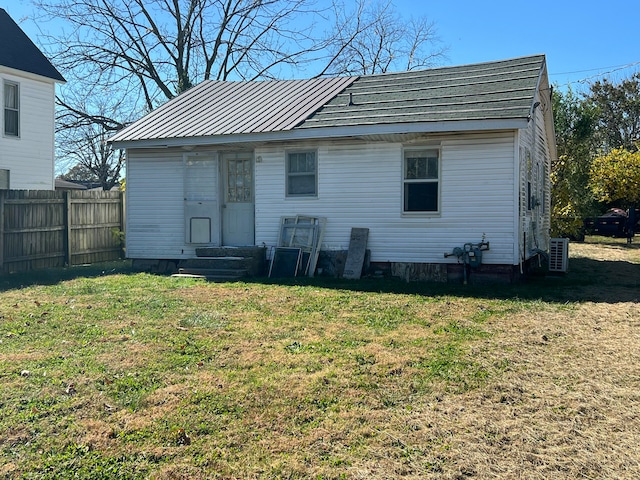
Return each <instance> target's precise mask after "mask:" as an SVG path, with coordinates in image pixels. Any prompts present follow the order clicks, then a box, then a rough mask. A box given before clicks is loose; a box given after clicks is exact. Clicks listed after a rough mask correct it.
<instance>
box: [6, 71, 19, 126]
mask: <svg viewBox="0 0 640 480" xmlns="http://www.w3.org/2000/svg"><path fill="white" fill-rule="evenodd" d="M4 134H5V135H6V136H9V137H18V136H19V135H20V90H19V89H18V84H17V83H11V82H4Z"/></svg>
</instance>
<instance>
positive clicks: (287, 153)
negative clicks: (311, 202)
mask: <svg viewBox="0 0 640 480" xmlns="http://www.w3.org/2000/svg"><path fill="white" fill-rule="evenodd" d="M300 153H304V154H307V153H313V154H314V156H315V171H314V180H315V185H314V190H315V191H314V193H289V176H290V175H291V174H292V172H290V171H289V165H290V163H289V162H290V158H289V156H290V155H295V154H300ZM284 156H285V158H284V177H285V178H284V183H285V185H284V192H285V198H295V199H304V198H309V199H314V198H318V149H317V148H296V149H291V150H286V151H285V155H284ZM293 174H294V175H295V173H293ZM305 174H307V175H309V174H310V172H309V173H305Z"/></svg>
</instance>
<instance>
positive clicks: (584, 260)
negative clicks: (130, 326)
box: [0, 242, 640, 304]
mask: <svg viewBox="0 0 640 480" xmlns="http://www.w3.org/2000/svg"><path fill="white" fill-rule="evenodd" d="M599 244H600V245H602V246H603V247H605V248H606V247H613V248H620V247H621V244H620V243H607V242H599ZM624 248H625V249H626V248H632V249H640V244H633V245H626V246H624ZM137 273H139V272H137V271H135V270H133V269H132V268H131V262H130V261H127V260H122V261H118V262H107V263H102V264H95V265H86V266H76V267H70V268H56V269H47V270H35V271H31V272H25V273H16V274H9V275H1V276H0V291H6V290H10V289H16V288H22V287H28V286H33V285H53V284H56V283H59V282H62V281H66V280H71V279H75V278H95V277H102V276H107V275H114V274H125V275H130V274H137ZM471 275H473V274H471ZM470 278H471V277H470ZM245 282H246V283H255V284H262V285H271V284H273V285H291V286H315V287H318V288H329V289H337V290H350V291H360V292H380V293H397V294H410V295H426V296H455V297H475V298H483V299H500V300H508V299H522V300H543V301H546V302H552V303H567V302H602V303H612V304H613V303H622V302H638V301H640V264H635V263H631V262H626V261H611V260H595V259H592V258H588V257H575V258H571V259H570V260H569V272H568V273H567V274H563V275H557V276H550V275H541V274H539V275H531V276H528V277H527V278H525V279H524V281H522V282H521V283H517V284H502V283H489V284H478V285H475V284H473V283H470V284H469V285H462V284H459V283H435V282H410V283H407V282H404V281H402V280H400V279H397V278H382V279H380V278H362V279H360V280H346V279H342V278H334V277H315V278H307V277H297V278H291V279H284V278H279V279H272V278H264V277H261V278H251V279H247V280H245Z"/></svg>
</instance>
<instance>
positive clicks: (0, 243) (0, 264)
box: [0, 190, 7, 274]
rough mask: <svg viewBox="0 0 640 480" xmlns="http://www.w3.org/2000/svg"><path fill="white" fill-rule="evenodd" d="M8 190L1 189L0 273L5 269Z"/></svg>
mask: <svg viewBox="0 0 640 480" xmlns="http://www.w3.org/2000/svg"><path fill="white" fill-rule="evenodd" d="M6 195H7V191H6V190H0V274H2V270H3V269H4V205H5V204H4V199H5V197H6Z"/></svg>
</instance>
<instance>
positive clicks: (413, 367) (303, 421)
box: [0, 241, 640, 479]
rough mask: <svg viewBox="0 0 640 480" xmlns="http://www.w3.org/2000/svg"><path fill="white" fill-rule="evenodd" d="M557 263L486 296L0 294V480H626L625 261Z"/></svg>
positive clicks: (440, 292) (53, 281)
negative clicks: (549, 273) (560, 270)
mask: <svg viewBox="0 0 640 480" xmlns="http://www.w3.org/2000/svg"><path fill="white" fill-rule="evenodd" d="M572 257H573V258H572V262H571V271H570V273H569V274H568V275H566V276H564V277H559V278H553V279H544V278H542V277H539V278H536V279H534V280H532V281H531V282H530V283H528V284H524V285H516V286H506V285H500V286H490V287H477V286H462V285H439V284H427V283H422V284H405V283H402V282H399V281H398V282H396V281H393V280H373V279H368V280H362V281H359V282H346V281H341V280H332V279H321V280H320V279H313V280H307V279H305V280H300V283H293V282H292V283H291V284H287V285H285V284H275V283H271V282H267V281H262V282H260V281H257V282H247V283H244V282H237V283H208V282H206V281H203V280H198V279H182V278H179V279H178V278H170V277H163V276H154V275H148V274H143V273H134V272H131V271H129V269H128V266H127V265H128V264H127V263H120V264H110V265H107V266H98V267H83V268H75V269H69V270H59V271H48V272H38V273H34V274H32V275H20V276H17V275H16V276H9V277H5V278H0V289H1V290H0V382H1V383H0V477H2V476H5V477H8V478H38V479H39V478H51V479H61V478H82V479H85V478H95V479H105V478H113V479H123V478H159V479H178V478H180V479H182V478H184V479H187V478H188V479H208V478H265V479H266V478H287V479H294V478H300V479H302V478H316V479H330V478H336V479H337V478H381V479H382V478H487V477H493V478H636V477H638V475H639V474H640V469H639V467H638V462H639V461H640V453H639V452H638V449H637V445H636V444H637V441H636V434H637V431H638V430H637V429H638V428H640V424H639V423H638V418H637V415H636V414H632V413H631V410H629V409H635V412H637V411H638V410H637V408H638V407H639V406H640V405H639V402H640V396H639V395H638V394H637V393H636V392H638V391H640V390H639V389H638V387H640V384H639V382H640V380H638V379H640V371H639V367H638V365H640V362H639V361H637V360H640V359H639V358H638V357H639V356H640V342H639V341H638V334H637V330H636V329H635V328H636V327H638V326H640V311H639V309H638V303H637V302H638V299H639V298H638V297H640V293H638V292H640V275H639V274H640V250H639V249H638V248H637V246H636V245H635V244H634V245H632V246H630V247H629V246H626V245H624V244H623V243H595V242H594V241H591V242H590V243H586V244H583V245H576V246H574V245H573V244H572ZM620 272H624V273H620ZM616 346H617V347H616ZM616 348H617V349H618V350H616ZM620 348H624V351H619V350H620ZM599 356H603V358H602V359H600V360H598V358H599ZM596 360H598V361H604V362H608V363H606V364H605V366H610V365H611V362H615V368H609V369H608V374H607V375H603V374H600V373H598V372H599V370H597V368H596ZM581 412H582V413H581ZM633 432H635V434H633ZM612 442H615V445H616V447H615V449H608V447H607V445H609V446H610V445H611V444H612ZM627 442H628V443H627Z"/></svg>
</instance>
